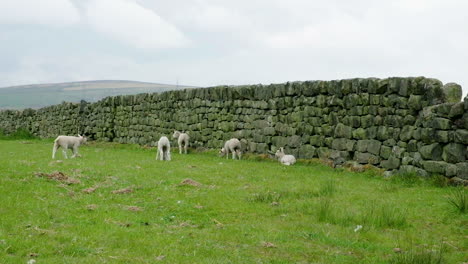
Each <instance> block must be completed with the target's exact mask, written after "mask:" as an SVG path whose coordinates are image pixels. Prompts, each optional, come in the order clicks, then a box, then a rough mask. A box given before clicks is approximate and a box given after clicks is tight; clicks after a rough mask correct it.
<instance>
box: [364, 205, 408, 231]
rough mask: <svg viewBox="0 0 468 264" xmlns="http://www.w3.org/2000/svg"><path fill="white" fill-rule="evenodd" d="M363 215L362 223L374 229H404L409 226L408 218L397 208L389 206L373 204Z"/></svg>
mask: <svg viewBox="0 0 468 264" xmlns="http://www.w3.org/2000/svg"><path fill="white" fill-rule="evenodd" d="M366 209H367V211H366V213H364V215H363V219H362V221H363V222H364V223H366V224H367V225H371V226H374V227H392V228H398V227H404V226H406V225H407V221H406V216H405V215H404V214H403V213H402V212H401V211H400V210H398V209H397V208H395V207H393V206H391V205H389V204H380V205H376V204H371V205H370V206H369V208H366Z"/></svg>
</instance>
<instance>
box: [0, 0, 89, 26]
mask: <svg viewBox="0 0 468 264" xmlns="http://www.w3.org/2000/svg"><path fill="white" fill-rule="evenodd" d="M79 21H80V14H79V12H78V10H77V9H76V8H75V6H74V5H73V4H72V2H70V1H69V0H40V1H39V0H2V1H0V24H44V25H53V26H63V25H70V24H76V23H78V22H79Z"/></svg>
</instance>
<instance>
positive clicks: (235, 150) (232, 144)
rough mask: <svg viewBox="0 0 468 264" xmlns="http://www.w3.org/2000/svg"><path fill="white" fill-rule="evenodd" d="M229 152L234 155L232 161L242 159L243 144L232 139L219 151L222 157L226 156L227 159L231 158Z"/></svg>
mask: <svg viewBox="0 0 468 264" xmlns="http://www.w3.org/2000/svg"><path fill="white" fill-rule="evenodd" d="M229 152H231V153H232V159H236V155H237V158H238V159H241V155H242V152H241V143H240V141H239V140H238V139H237V138H231V139H230V140H228V141H226V143H224V148H222V149H221V150H220V151H219V154H220V156H221V157H223V156H226V159H228V158H229Z"/></svg>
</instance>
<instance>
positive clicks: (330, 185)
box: [318, 180, 336, 196]
mask: <svg viewBox="0 0 468 264" xmlns="http://www.w3.org/2000/svg"><path fill="white" fill-rule="evenodd" d="M335 192H336V182H335V181H334V180H327V181H325V182H324V183H322V185H320V188H319V190H318V196H332V195H333V194H334V193H335Z"/></svg>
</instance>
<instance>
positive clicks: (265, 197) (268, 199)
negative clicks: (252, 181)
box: [248, 191, 282, 203]
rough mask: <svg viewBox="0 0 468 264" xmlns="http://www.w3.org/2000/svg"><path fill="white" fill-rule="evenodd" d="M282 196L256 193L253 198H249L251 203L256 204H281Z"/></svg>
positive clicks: (275, 193)
mask: <svg viewBox="0 0 468 264" xmlns="http://www.w3.org/2000/svg"><path fill="white" fill-rule="evenodd" d="M281 196H282V195H281V194H280V193H277V192H270V191H266V192H261V193H254V194H252V196H251V197H249V198H248V200H249V201H250V202H256V203H273V202H276V203H279V201H280V200H281Z"/></svg>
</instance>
